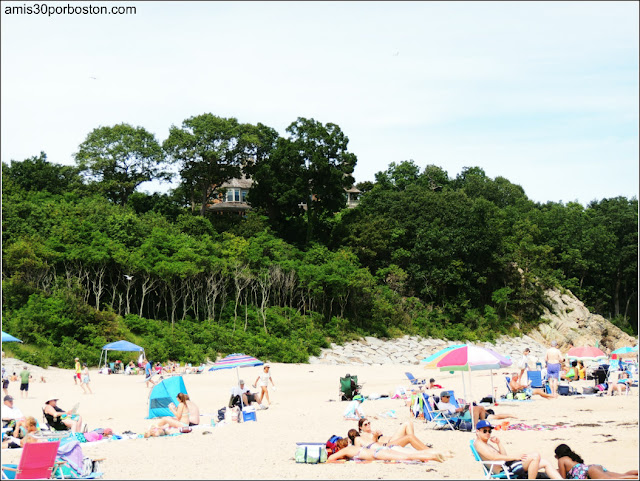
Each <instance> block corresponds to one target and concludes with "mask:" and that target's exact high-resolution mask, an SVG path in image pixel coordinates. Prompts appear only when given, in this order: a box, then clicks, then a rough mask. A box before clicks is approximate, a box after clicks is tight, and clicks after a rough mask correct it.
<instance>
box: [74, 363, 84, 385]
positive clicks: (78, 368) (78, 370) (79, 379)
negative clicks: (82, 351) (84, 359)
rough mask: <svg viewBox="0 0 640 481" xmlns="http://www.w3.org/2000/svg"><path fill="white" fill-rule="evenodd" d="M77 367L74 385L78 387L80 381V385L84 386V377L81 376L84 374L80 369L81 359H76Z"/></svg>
mask: <svg viewBox="0 0 640 481" xmlns="http://www.w3.org/2000/svg"><path fill="white" fill-rule="evenodd" d="M74 361H75V363H76V365H75V370H76V372H75V374H74V375H73V384H75V385H76V386H77V385H78V381H80V385H82V377H81V375H80V373H81V372H82V367H80V359H79V358H77V357H76V358H75V359H74Z"/></svg>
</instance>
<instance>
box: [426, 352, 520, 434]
mask: <svg viewBox="0 0 640 481" xmlns="http://www.w3.org/2000/svg"><path fill="white" fill-rule="evenodd" d="M510 365H511V361H510V360H509V359H507V358H506V357H504V356H502V355H500V354H498V353H497V352H495V351H494V350H492V349H485V348H483V347H478V346H473V345H465V346H463V347H459V348H457V349H453V350H451V351H450V352H448V353H447V354H445V355H444V356H443V357H442V359H440V361H438V363H437V364H436V366H437V367H438V368H440V370H441V371H467V372H468V373H469V395H470V397H471V398H472V394H471V392H472V391H471V371H481V370H490V371H491V392H493V369H500V368H503V367H508V366H510ZM469 409H470V410H471V419H472V420H473V404H471V405H470V406H469ZM472 430H473V431H475V426H473V427H472Z"/></svg>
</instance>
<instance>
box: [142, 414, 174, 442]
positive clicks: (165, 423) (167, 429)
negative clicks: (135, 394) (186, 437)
mask: <svg viewBox="0 0 640 481" xmlns="http://www.w3.org/2000/svg"><path fill="white" fill-rule="evenodd" d="M183 427H184V426H182V424H181V423H180V422H179V421H176V420H175V419H174V418H162V419H159V420H157V421H156V422H154V423H153V424H152V425H151V426H149V429H147V430H146V431H145V433H144V437H145V438H149V437H152V438H156V437H159V436H168V435H169V434H174V433H178V432H180V429H181V428H183Z"/></svg>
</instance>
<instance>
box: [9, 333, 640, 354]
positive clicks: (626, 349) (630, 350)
mask: <svg viewBox="0 0 640 481" xmlns="http://www.w3.org/2000/svg"><path fill="white" fill-rule="evenodd" d="M3 334H4V333H3ZM633 352H638V346H636V347H629V346H625V347H620V348H618V349H616V350H615V351H611V354H617V355H618V356H619V355H620V354H630V353H633Z"/></svg>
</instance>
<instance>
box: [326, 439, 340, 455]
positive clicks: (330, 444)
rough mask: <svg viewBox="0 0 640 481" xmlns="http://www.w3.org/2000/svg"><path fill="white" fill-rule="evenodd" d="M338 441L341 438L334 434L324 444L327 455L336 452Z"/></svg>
mask: <svg viewBox="0 0 640 481" xmlns="http://www.w3.org/2000/svg"><path fill="white" fill-rule="evenodd" d="M338 439H342V438H341V436H338V435H336V434H334V435H333V436H331V437H330V438H329V440H328V441H327V442H326V444H325V448H326V450H327V453H328V454H329V455H332V454H333V453H335V452H336V450H337V449H336V441H337V440H338Z"/></svg>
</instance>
